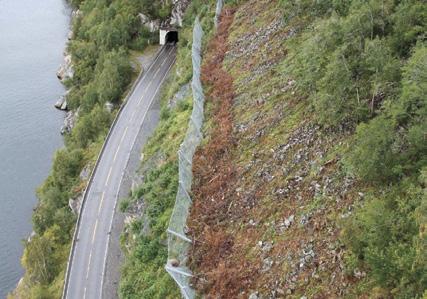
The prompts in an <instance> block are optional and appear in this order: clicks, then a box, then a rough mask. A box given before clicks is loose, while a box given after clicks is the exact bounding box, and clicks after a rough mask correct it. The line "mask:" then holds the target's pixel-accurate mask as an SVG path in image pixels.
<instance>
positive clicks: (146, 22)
mask: <svg viewBox="0 0 427 299" xmlns="http://www.w3.org/2000/svg"><path fill="white" fill-rule="evenodd" d="M138 17H139V20H140V21H141V24H142V25H143V26H144V27H145V28H147V29H148V30H149V31H150V32H155V31H157V30H159V28H160V21H159V20H151V19H150V17H149V16H147V15H145V14H143V13H139V14H138Z"/></svg>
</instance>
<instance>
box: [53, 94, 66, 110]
mask: <svg viewBox="0 0 427 299" xmlns="http://www.w3.org/2000/svg"><path fill="white" fill-rule="evenodd" d="M67 93H68V92H67ZM54 106H55V108H56V109H59V110H64V111H65V110H67V109H68V106H67V94H65V95H62V96H60V97H59V99H58V101H56V103H55V105H54Z"/></svg>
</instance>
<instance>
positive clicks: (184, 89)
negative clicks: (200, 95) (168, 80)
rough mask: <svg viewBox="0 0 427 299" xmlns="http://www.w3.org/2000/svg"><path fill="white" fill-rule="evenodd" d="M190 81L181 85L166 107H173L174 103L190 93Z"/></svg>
mask: <svg viewBox="0 0 427 299" xmlns="http://www.w3.org/2000/svg"><path fill="white" fill-rule="evenodd" d="M190 87H191V86H190V83H187V84H185V85H183V86H182V87H181V88H180V89H179V91H178V92H177V93H176V94H175V95H174V96H173V97H172V98H171V99H170V100H169V101H168V108H171V109H173V108H175V107H176V105H177V104H178V103H179V102H181V101H183V100H184V99H185V98H186V97H188V96H189V95H190Z"/></svg>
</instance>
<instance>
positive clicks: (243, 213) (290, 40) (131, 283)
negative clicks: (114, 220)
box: [120, 0, 427, 299]
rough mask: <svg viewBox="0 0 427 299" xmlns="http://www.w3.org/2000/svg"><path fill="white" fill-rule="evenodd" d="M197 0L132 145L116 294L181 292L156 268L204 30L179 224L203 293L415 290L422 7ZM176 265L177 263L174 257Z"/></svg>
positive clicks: (426, 171) (419, 235) (419, 281)
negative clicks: (195, 52)
mask: <svg viewBox="0 0 427 299" xmlns="http://www.w3.org/2000/svg"><path fill="white" fill-rule="evenodd" d="M214 5H215V1H208V0H199V1H192V4H191V5H190V7H189V9H188V10H187V13H186V17H185V20H184V28H183V30H182V31H181V32H180V43H179V46H178V47H179V50H178V59H177V65H176V67H175V69H174V70H173V75H172V77H171V79H170V80H169V82H168V84H167V88H166V90H165V91H164V95H163V103H162V119H161V121H160V125H159V127H158V128H157V130H156V132H155V134H154V136H153V137H152V139H151V140H150V142H149V144H148V145H147V146H146V147H145V149H144V151H143V157H144V160H143V162H142V166H141V170H140V174H141V180H142V184H141V185H140V186H139V188H136V189H135V190H134V192H133V193H132V194H131V196H130V198H128V199H126V200H124V201H123V202H122V205H121V207H122V210H124V211H127V213H128V216H129V217H128V220H129V221H128V225H127V228H126V230H125V232H124V234H123V237H122V243H123V248H124V250H125V251H126V253H127V261H126V264H125V266H124V268H123V271H122V274H123V275H122V281H121V285H120V295H121V297H122V298H176V297H177V296H178V292H179V290H178V289H177V288H176V287H175V286H174V284H173V281H172V279H171V278H170V277H168V275H167V273H166V271H165V270H164V265H165V263H166V259H167V252H166V247H167V244H166V228H167V224H168V221H169V218H170V215H171V213H172V208H173V205H174V200H175V196H176V192H177V186H178V157H177V151H178V149H179V144H180V143H181V141H182V140H183V138H184V134H185V131H186V129H187V124H188V119H189V116H190V113H191V112H190V111H191V106H192V102H191V95H190V91H189V89H190V87H189V84H188V82H189V80H190V79H191V71H190V70H191V59H190V48H191V39H190V32H191V27H192V25H193V21H194V18H195V17H196V16H197V15H199V16H200V17H201V20H202V24H203V29H204V30H205V33H206V34H205V39H204V46H203V49H204V55H203V67H202V79H203V84H204V89H205V95H206V104H205V106H206V107H205V111H206V113H205V124H204V129H203V130H204V132H203V133H204V140H203V142H202V145H201V146H200V147H199V149H198V150H197V152H196V155H195V157H194V160H193V186H192V194H191V198H192V199H193V206H192V210H191V215H190V217H189V219H188V221H187V225H188V230H187V231H186V233H187V236H188V237H189V238H191V239H192V240H193V246H192V248H191V252H190V254H189V258H190V267H191V269H192V271H193V274H194V278H193V280H192V287H194V288H195V290H196V291H197V293H198V295H199V296H201V297H206V298H250V299H257V298H356V297H361V298H368V297H373V298H421V297H422V296H423V294H424V296H425V289H426V285H427V276H426V273H427V256H426V253H427V250H426V249H427V248H426V246H427V236H426V234H425V227H426V217H427V216H426V215H427V197H426V177H427V168H426V165H427V147H426V145H427V142H426V135H425V132H426V131H427V123H426V121H427V117H426V116H427V111H426V107H427V105H426V98H425V93H426V91H427V86H426V85H425V82H426V78H427V49H426V44H425V32H426V29H427V23H426V20H427V18H426V16H427V5H426V4H425V3H423V2H419V1H401V2H399V1H378V0H371V1H358V0H353V1H346V2H340V1H333V0H331V1H328V0H327V1H311V0H246V1H243V0H241V1H226V6H225V8H224V9H223V12H222V15H221V20H220V23H219V27H218V28H217V29H216V30H215V29H214V28H213V24H212V18H213V12H214V10H215V8H214ZM172 262H173V263H175V264H177V263H178V264H179V263H180V261H177V260H174V261H172Z"/></svg>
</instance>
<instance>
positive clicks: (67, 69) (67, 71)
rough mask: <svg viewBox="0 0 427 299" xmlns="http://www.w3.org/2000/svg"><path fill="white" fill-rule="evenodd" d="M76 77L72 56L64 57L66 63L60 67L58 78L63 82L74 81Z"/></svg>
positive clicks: (57, 73)
mask: <svg viewBox="0 0 427 299" xmlns="http://www.w3.org/2000/svg"><path fill="white" fill-rule="evenodd" d="M73 75H74V70H73V64H72V61H71V55H70V54H67V55H65V57H64V62H63V63H62V64H61V65H60V66H59V69H58V71H57V72H56V76H57V77H58V79H59V80H61V81H62V82H63V81H64V80H67V79H72V78H73Z"/></svg>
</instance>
